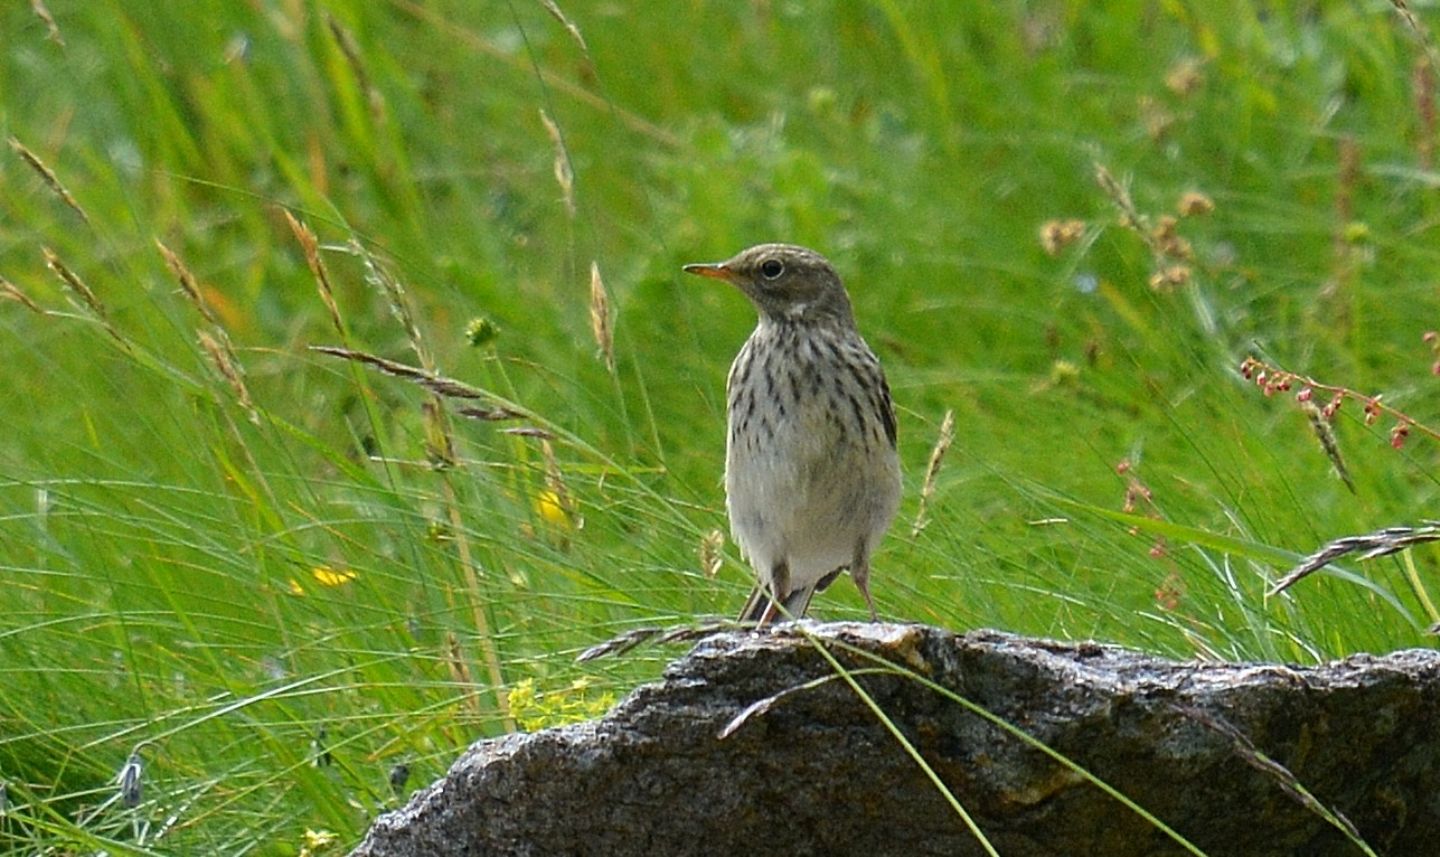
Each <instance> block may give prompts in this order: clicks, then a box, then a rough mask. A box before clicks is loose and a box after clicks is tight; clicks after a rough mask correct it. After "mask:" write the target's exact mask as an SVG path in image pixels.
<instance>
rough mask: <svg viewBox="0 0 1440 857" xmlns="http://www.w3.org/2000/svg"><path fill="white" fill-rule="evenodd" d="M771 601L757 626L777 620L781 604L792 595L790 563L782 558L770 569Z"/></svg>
mask: <svg viewBox="0 0 1440 857" xmlns="http://www.w3.org/2000/svg"><path fill="white" fill-rule="evenodd" d="M769 594H770V603H769V604H766V605H765V612H764V613H761V614H760V621H759V622H757V623H756V625H755V626H756V627H757V628H763V627H765V626H766V625H769V624H770V623H771V622H774V621H775V617H776V616H778V615H779V614H780V605H781V604H782V603H784V601H785V599H786V598H787V597H789V595H790V563H789V562H787V561H786V560H783V559H782V560H780V561H779V562H777V563H775V565H774V566H773V567H772V568H771V569H770V593H769Z"/></svg>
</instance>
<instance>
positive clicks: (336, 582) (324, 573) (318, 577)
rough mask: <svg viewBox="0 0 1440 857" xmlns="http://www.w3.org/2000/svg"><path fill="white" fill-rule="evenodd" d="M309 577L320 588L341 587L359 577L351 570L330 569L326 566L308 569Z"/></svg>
mask: <svg viewBox="0 0 1440 857" xmlns="http://www.w3.org/2000/svg"><path fill="white" fill-rule="evenodd" d="M310 575H311V576H312V577H314V578H315V582H316V583H318V584H320V585H321V586H343V585H344V584H347V583H349V582H350V581H352V580H354V579H355V578H357V577H359V576H360V575H359V574H358V573H357V572H355V571H354V570H353V569H349V568H331V567H330V566H328V565H318V566H316V567H315V568H312V569H310Z"/></svg>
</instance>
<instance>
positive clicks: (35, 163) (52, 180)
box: [10, 137, 90, 224]
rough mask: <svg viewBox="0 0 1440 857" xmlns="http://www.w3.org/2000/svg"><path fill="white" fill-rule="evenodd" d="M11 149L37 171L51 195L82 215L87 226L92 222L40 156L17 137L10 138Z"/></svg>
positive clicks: (81, 217)
mask: <svg viewBox="0 0 1440 857" xmlns="http://www.w3.org/2000/svg"><path fill="white" fill-rule="evenodd" d="M10 148H12V149H14V150H15V154H17V155H19V156H20V160H22V161H24V162H25V163H26V164H28V165H29V167H30V169H32V170H34V171H35V174H36V175H38V176H39V177H40V180H41V181H42V182H44V183H45V186H46V187H48V188H50V192H51V193H53V194H55V195H56V196H58V197H59V198H60V201H61V202H63V203H65V205H66V206H68V207H69V208H70V210H71V211H74V212H75V213H76V214H78V215H80V219H81V220H83V221H85V222H86V223H87V224H88V223H89V222H90V215H88V214H86V213H85V209H83V208H81V207H80V203H78V202H76V201H75V197H73V196H71V195H70V191H68V190H66V189H65V185H63V184H61V183H60V179H59V177H58V176H56V175H55V172H54V171H53V170H51V169H50V168H49V167H47V166H45V162H44V161H42V160H40V156H39V155H37V154H35V153H34V152H32V151H30V150H29V149H28V148H26V146H25V144H24V143H22V142H20V140H19V139H18V138H15V137H11V138H10Z"/></svg>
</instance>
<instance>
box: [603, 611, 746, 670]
mask: <svg viewBox="0 0 1440 857" xmlns="http://www.w3.org/2000/svg"><path fill="white" fill-rule="evenodd" d="M744 627H747V626H745V625H742V624H740V623H739V622H735V621H733V620H729V619H722V620H720V621H717V622H706V623H704V624H701V625H680V626H677V627H674V628H655V627H645V628H634V629H632V630H629V631H626V632H625V633H623V634H620V635H619V636H616V637H612V638H610V639H609V640H606V641H605V642H603V643H600V644H598V645H594V646H591V647H590V648H588V649H586V650H585V651H583V652H581V653H580V655H579V657H577V658H575V660H576V662H578V663H585V662H586V661H593V660H596V659H598V658H608V657H612V656H615V655H623V654H625V653H626V652H628V651H630V650H631V649H634V648H635V647H636V646H639V645H641V644H642V643H646V642H653V643H654V644H655V645H663V644H665V643H690V642H694V641H695V640H699V639H701V638H704V637H708V636H710V635H711V634H718V633H720V632H721V631H734V630H736V629H738V628H744Z"/></svg>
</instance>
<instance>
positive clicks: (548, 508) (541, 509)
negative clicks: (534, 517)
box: [535, 488, 570, 527]
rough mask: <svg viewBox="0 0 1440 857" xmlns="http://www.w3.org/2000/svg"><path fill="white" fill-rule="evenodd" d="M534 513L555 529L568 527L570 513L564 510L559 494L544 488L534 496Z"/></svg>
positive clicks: (563, 502) (563, 503)
mask: <svg viewBox="0 0 1440 857" xmlns="http://www.w3.org/2000/svg"><path fill="white" fill-rule="evenodd" d="M535 512H536V514H538V515H539V516H540V519H541V520H543V521H544V522H545V523H547V524H552V525H554V526H557V527H569V526H570V513H569V512H568V511H566V509H565V501H564V500H563V499H561V497H560V495H559V493H557V492H555V491H552V490H551V489H549V488H544V489H542V490H541V491H540V493H538V494H536V495H535Z"/></svg>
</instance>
